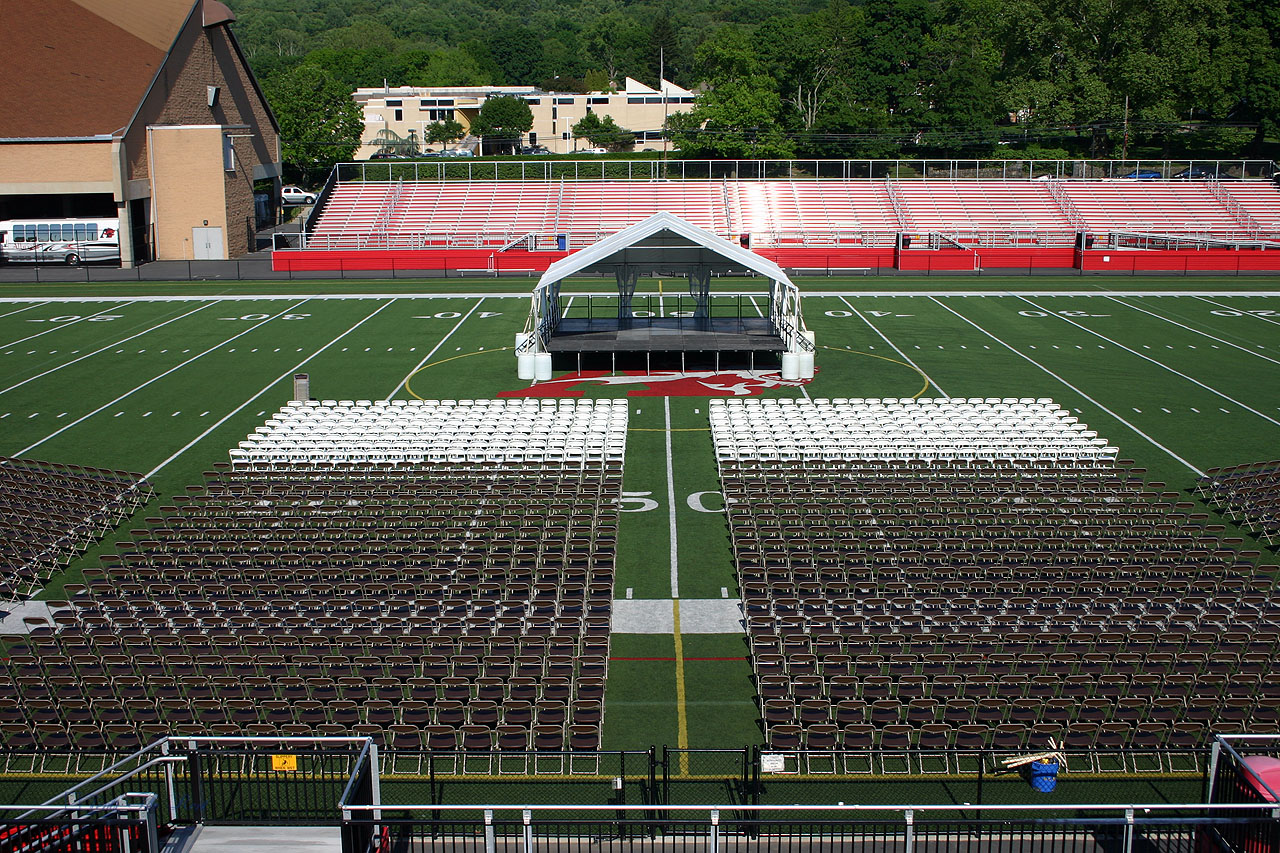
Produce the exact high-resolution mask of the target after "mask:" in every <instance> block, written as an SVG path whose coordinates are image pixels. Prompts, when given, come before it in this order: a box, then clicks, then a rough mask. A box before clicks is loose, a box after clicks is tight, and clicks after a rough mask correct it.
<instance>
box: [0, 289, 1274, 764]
mask: <svg viewBox="0 0 1280 853" xmlns="http://www.w3.org/2000/svg"><path fill="white" fill-rule="evenodd" d="M1104 283H1105V284H1107V285H1110V284H1111V280H1106V281H1105V282H1104ZM392 284H394V287H391V286H389V285H392ZM1122 284H1123V287H1124V288H1125V289H1118V287H1117V289H1104V288H1103V287H1100V286H1099V283H1098V282H1097V281H1096V280H1090V281H1088V282H1085V281H1083V280H1078V279H1061V280H1058V279H1043V278H1041V279H1024V280H1016V279H1010V280H1005V281H1003V282H998V283H997V282H992V281H990V280H983V281H981V282H977V281H973V280H969V279H958V280H953V281H943V280H939V279H932V280H926V279H906V278H894V279H888V280H870V279H855V280H845V281H840V280H834V279H822V280H820V281H817V282H815V283H813V284H810V283H809V282H806V281H803V280H802V281H801V282H800V285H801V291H802V293H805V297H804V300H803V310H804V316H805V320H806V323H807V325H808V326H809V328H810V329H811V330H813V331H814V332H815V333H816V336H817V343H818V351H817V359H816V360H817V375H816V377H815V378H814V379H813V380H812V381H811V382H807V383H798V382H783V381H781V380H780V379H778V377H777V374H776V372H773V373H770V372H767V371H757V372H751V371H747V370H737V371H729V370H727V369H726V370H724V371H722V372H720V373H718V374H717V373H714V372H713V371H709V370H702V369H701V368H699V370H697V371H688V372H685V373H681V372H680V371H679V370H678V368H677V369H666V368H668V367H671V366H672V365H668V364H664V365H662V367H663V370H662V371H661V372H655V373H654V374H653V375H643V372H642V371H641V372H639V373H637V372H636V371H634V370H631V371H628V372H627V373H626V374H621V375H609V374H608V372H607V371H604V372H603V375H600V373H601V372H600V371H595V372H593V373H591V374H589V375H572V374H571V373H569V368H568V367H567V366H565V365H559V364H558V365H557V369H556V371H555V374H554V377H553V380H552V381H551V382H549V383H541V384H539V385H537V386H535V387H533V388H530V387H529V383H525V382H520V381H519V380H518V379H517V378H516V363H515V356H514V354H513V352H512V349H511V347H512V345H513V342H514V337H515V334H516V333H517V332H519V331H520V330H521V329H522V328H523V326H524V322H525V318H526V315H527V313H528V307H529V300H528V296H527V295H522V294H527V290H528V284H527V283H513V282H511V281H510V280H503V281H498V282H494V281H492V280H489V281H476V280H467V281H452V282H443V283H442V282H436V281H433V282H430V283H427V282H407V281H397V282H394V283H380V282H362V283H359V284H358V285H357V284H355V283H353V282H315V283H309V282H301V281H298V282H292V283H291V284H290V286H289V288H288V289H289V291H290V292H287V293H286V292H281V291H282V290H285V288H284V286H283V284H282V283H279V282H274V283H270V284H266V283H263V284H260V285H255V284H254V283H251V282H246V283H236V284H235V285H233V286H228V285H225V284H221V283H206V284H199V283H197V284H182V285H166V286H156V287H148V286H145V285H129V286H125V285H119V286H116V285H112V286H106V285H103V286H95V287H93V288H92V289H86V288H85V287H83V286H81V287H80V288H79V290H78V291H77V290H76V289H74V288H70V287H50V288H38V287H37V286H36V285H30V286H13V285H6V286H4V288H3V289H2V290H0V455H5V456H23V457H28V458H32V459H45V460H51V461H58V462H68V463H75V464H81V465H89V466H96V467H108V468H116V469H126V470H130V471H137V472H141V473H144V474H146V475H147V476H148V478H149V479H150V480H151V481H152V482H153V484H155V486H156V490H157V493H158V495H160V497H158V498H157V500H156V502H155V503H154V504H153V505H151V506H149V507H147V508H144V509H143V510H141V511H140V513H139V515H138V517H136V518H135V519H134V520H133V523H132V524H130V523H128V522H126V523H125V524H124V525H123V526H122V527H121V528H120V529H119V530H118V531H117V534H116V535H118V536H122V537H128V536H129V531H130V529H132V528H134V527H140V526H142V521H143V518H144V517H146V516H154V515H158V514H159V512H158V507H159V506H161V505H163V504H165V503H167V497H168V496H170V495H174V494H180V493H182V492H183V491H184V489H185V488H186V487H188V486H192V485H196V484H199V483H200V482H201V472H202V471H205V470H208V469H209V468H210V466H211V465H212V464H213V463H215V462H223V461H226V460H227V453H228V450H229V449H230V448H234V447H235V446H236V444H237V442H239V441H241V440H242V439H243V438H244V437H245V436H246V434H248V433H250V432H252V431H253V430H254V428H255V427H257V426H259V425H261V424H262V423H263V421H265V420H266V419H267V418H269V417H270V416H271V415H272V413H273V412H275V411H276V410H277V409H279V407H280V406H281V405H282V404H283V403H285V402H286V401H287V400H288V399H289V398H290V395H291V392H292V377H293V375H294V374H295V373H299V372H302V373H307V374H309V376H310V379H311V390H312V395H313V396H314V397H316V398H317V399H333V400H343V399H347V400H358V399H367V400H373V399H382V398H407V397H415V396H416V397H421V398H425V399H475V398H489V397H495V396H515V395H526V394H534V395H537V396H583V395H586V396H591V397H626V398H628V399H629V400H630V401H631V406H630V433H629V435H628V440H627V455H626V462H625V476H624V486H623V488H624V498H623V506H622V510H623V513H622V522H621V525H620V529H619V539H618V548H619V552H618V559H617V588H616V591H615V592H616V595H615V597H616V599H617V600H618V605H617V607H616V608H615V611H616V612H615V617H616V620H617V622H616V628H615V633H614V635H613V642H612V660H611V663H610V667H609V683H608V694H607V700H606V705H605V707H606V713H605V734H604V746H605V747H606V748H608V749H622V748H627V749H631V748H641V747H647V746H648V745H650V744H664V743H665V744H668V745H671V746H676V745H685V746H692V747H720V746H724V747H729V746H742V745H744V744H750V743H757V742H759V741H760V739H761V731H760V728H759V725H758V722H757V719H758V716H759V714H758V711H757V707H756V704H755V702H754V700H753V692H754V688H753V686H752V682H751V675H750V667H749V665H748V662H747V657H746V654H747V645H746V641H745V638H744V636H743V634H742V633H740V632H739V631H736V630H735V629H734V625H733V618H732V614H733V612H734V611H733V609H734V600H735V599H736V596H737V592H736V589H735V582H734V574H733V566H732V562H731V556H730V555H731V552H730V547H729V536H728V531H727V529H726V526H725V522H724V516H723V513H722V512H721V511H720V510H721V508H722V507H721V503H720V498H719V493H718V489H719V483H718V480H717V473H716V463H715V455H714V452H713V448H712V443H711V437H710V432H709V430H708V421H707V400H708V397H710V396H725V395H745V394H762V395H767V396H791V397H807V398H824V397H825V398H834V397H944V396H950V397H983V398H985V397H1051V398H1053V399H1054V400H1055V401H1057V402H1058V403H1060V404H1061V405H1062V406H1064V407H1066V408H1068V409H1071V410H1072V411H1073V412H1075V413H1076V414H1077V415H1078V417H1079V419H1080V420H1081V421H1083V422H1085V423H1087V424H1088V425H1089V427H1090V428H1091V429H1094V430H1096V431H1097V433H1098V434H1099V435H1100V436H1102V437H1105V438H1106V439H1108V441H1109V443H1110V444H1111V445H1112V446H1115V447H1118V448H1119V451H1120V454H1119V455H1120V457H1121V458H1126V459H1133V460H1135V461H1136V462H1137V464H1139V465H1141V466H1143V467H1145V468H1146V469H1147V470H1148V474H1147V476H1148V478H1149V479H1151V480H1154V481H1159V482H1162V483H1165V484H1167V488H1168V490H1178V491H1182V492H1184V493H1185V492H1186V490H1188V489H1189V488H1190V487H1191V486H1192V484H1193V483H1194V482H1195V479H1196V477H1197V475H1198V474H1199V473H1201V472H1203V471H1204V470H1205V469H1207V468H1209V467H1213V466H1221V465H1230V464H1235V463H1239V462H1246V461H1251V460H1261V459H1266V458H1278V457H1280V280H1275V279H1238V278H1231V279H1224V280H1213V279H1194V280H1187V279H1182V278H1179V279H1176V280H1167V281H1166V280H1161V279H1143V280H1136V281H1135V280H1124V281H1123V282H1122ZM670 287H671V283H670V282H666V283H664V285H663V289H662V296H661V297H658V296H656V295H655V297H654V299H651V300H649V301H648V302H647V303H646V304H647V305H649V306H651V307H653V306H656V307H653V310H654V311H655V312H661V313H664V314H670V313H672V312H676V311H679V310H681V308H680V305H679V303H678V302H676V301H675V298H674V297H668V294H669V293H670ZM1077 287H1078V289H1072V288H1077ZM872 288H874V289H872ZM1135 288H1141V289H1135ZM582 289H583V290H586V289H596V290H597V292H606V291H607V290H608V289H609V286H607V285H605V284H603V283H595V284H594V285H588V286H585V287H583V288H582ZM658 289H659V286H658V284H657V282H646V281H642V282H641V284H640V287H639V290H640V291H641V292H645V291H650V292H653V293H654V294H657V293H658ZM677 289H678V288H677ZM717 289H718V290H722V291H732V290H742V291H744V292H755V293H756V294H757V295H756V303H754V305H756V306H758V307H759V309H760V310H762V311H767V306H766V305H765V303H764V302H763V301H762V300H761V298H760V294H759V284H758V283H757V282H752V281H743V282H724V281H722V282H718V283H717ZM415 290H416V291H418V292H414V291H415ZM574 290H575V287H574V286H573V284H572V283H567V284H566V287H565V296H564V299H563V304H565V305H566V306H567V311H568V313H569V315H570V316H573V312H574V311H575V310H585V309H584V306H585V305H586V300H585V298H579V300H578V301H576V302H575V300H574V299H572V298H571V297H570V293H571V292H573V291H574ZM668 301H670V302H671V304H670V305H669V304H668ZM601 304H603V303H600V302H599V301H597V304H596V305H594V306H593V307H592V310H599V309H600V305H601ZM656 369H657V368H655V370H656ZM1184 499H1186V500H1191V499H1193V498H1191V497H1190V496H1188V497H1186V498H1184ZM1229 531H1231V532H1229V534H1228V535H1244V536H1245V540H1244V545H1243V547H1244V548H1259V549H1260V550H1263V552H1264V556H1263V558H1262V562H1264V563H1274V562H1276V555H1275V553H1274V551H1267V550H1266V549H1265V548H1263V547H1262V546H1261V545H1259V544H1258V543H1256V542H1255V540H1253V539H1252V538H1250V537H1248V536H1247V535H1245V534H1237V533H1236V532H1235V531H1234V530H1232V529H1231V528H1229ZM112 541H113V538H108V540H107V541H106V542H104V543H103V544H102V546H100V548H99V549H95V550H93V551H90V552H89V554H88V555H87V556H86V557H85V558H83V559H82V560H81V561H79V562H78V563H76V564H73V565H72V567H71V569H70V570H69V571H68V572H67V573H66V575H65V576H63V577H61V578H59V579H57V580H55V582H54V584H53V585H51V586H50V587H49V588H48V590H46V593H45V596H46V597H50V598H58V597H60V595H61V590H62V584H63V583H66V582H69V581H71V582H73V581H74V580H75V579H76V578H77V576H78V572H79V569H80V568H81V567H82V566H86V565H93V564H94V560H95V558H96V554H97V553H99V552H100V551H101V550H106V551H110V550H111V547H112V546H111V543H112Z"/></svg>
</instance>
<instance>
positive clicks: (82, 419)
mask: <svg viewBox="0 0 1280 853" xmlns="http://www.w3.org/2000/svg"><path fill="white" fill-rule="evenodd" d="M306 303H307V300H305V299H304V300H302V301H301V302H299V303H298V304H296V305H294V306H293V307H291V308H286V309H285V310H283V311H281V312H280V313H279V314H273V315H272V316H270V317H268V318H267V319H265V320H259V321H258V322H257V323H254V324H253V325H252V326H250V327H249V328H247V329H245V330H244V331H243V332H239V333H238V334H235V335H232V336H231V337H229V338H227V339H226V340H225V341H222V342H221V343H217V344H214V345H213V346H211V347H209V348H208V349H207V350H205V351H204V352H202V353H200V354H199V355H193V356H191V358H189V359H187V360H186V361H183V362H180V363H178V364H175V365H174V366H173V367H171V368H169V369H168V370H166V371H165V372H164V373H161V374H160V375H159V376H153V377H151V378H150V379H148V380H147V381H146V382H143V383H142V384H141V385H139V386H138V387H136V388H134V389H133V390H132V391H126V392H125V393H123V394H121V395H120V396H119V397H116V398H115V399H114V400H112V401H111V402H109V403H103V404H102V405H101V406H99V407H98V408H96V409H94V410H93V411H92V412H89V413H88V414H85V415H81V416H80V417H78V418H76V419H75V420H74V421H72V422H71V423H69V424H67V425H66V426H64V427H62V428H61V429H58V430H55V431H54V432H51V433H49V434H48V435H46V436H45V437H44V438H42V439H40V440H39V441H37V442H36V443H35V444H32V445H29V446H27V447H24V448H23V449H22V450H19V451H18V452H17V453H15V454H13V455H14V456H21V455H22V454H24V453H27V452H29V451H32V450H35V449H36V448H37V447H39V446H40V445H42V444H44V443H45V442H46V441H48V440H49V439H51V438H55V437H57V436H59V435H62V433H64V432H66V431H67V430H69V429H71V428H72V427H73V426H76V425H77V424H81V423H83V422H85V421H87V420H88V419H89V418H91V417H93V416H94V415H96V414H98V413H99V412H101V411H103V410H105V409H109V408H111V407H112V406H114V405H115V404H116V403H119V402H120V401H121V400H123V399H125V398H126V397H129V396H131V395H133V394H136V393H138V392H139V391H141V390H142V389H143V388H146V387H147V386H148V385H150V384H151V383H153V382H159V381H160V380H161V379H163V378H165V377H166V376H168V375H169V374H170V373H174V372H175V371H178V370H181V369H182V368H184V367H186V366H187V365H188V364H190V363H191V362H193V361H195V360H196V359H198V358H203V357H204V356H206V355H208V354H209V353H211V352H213V351H214V350H218V349H221V348H222V347H224V346H226V345H227V344H229V343H231V342H232V341H234V340H235V339H236V338H241V337H244V336H245V335H247V334H249V333H250V332H252V331H253V330H254V329H257V328H258V327H259V326H262V325H265V324H266V323H270V322H271V321H272V320H275V319H276V318H278V317H282V316H284V315H285V314H288V313H290V312H292V311H296V310H297V309H299V308H301V307H302V306H303V305H305V304H306Z"/></svg>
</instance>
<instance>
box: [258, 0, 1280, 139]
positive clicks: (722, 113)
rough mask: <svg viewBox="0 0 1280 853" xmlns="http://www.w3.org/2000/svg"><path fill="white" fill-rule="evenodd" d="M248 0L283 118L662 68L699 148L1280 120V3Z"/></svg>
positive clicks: (1175, 134)
mask: <svg viewBox="0 0 1280 853" xmlns="http://www.w3.org/2000/svg"><path fill="white" fill-rule="evenodd" d="M236 13H237V16H238V22H237V24H236V32H237V35H238V37H239V38H240V40H241V42H242V44H243V45H244V47H245V50H246V54H247V55H248V57H249V60H250V63H251V65H252V66H253V68H254V70H255V72H256V73H257V74H258V75H259V77H260V79H262V80H263V83H264V86H265V88H266V89H267V92H268V95H269V97H272V98H273V100H272V104H273V107H275V108H276V110H277V113H278V114H280V113H287V112H289V111H290V110H291V109H293V108H294V106H295V103H294V101H295V100H296V99H297V98H296V97H295V96H301V95H304V94H306V92H307V90H311V92H312V94H311V96H310V99H311V100H312V101H316V100H317V99H318V97H319V93H321V92H324V91H328V90H330V89H331V90H332V91H333V92H335V93H336V92H337V91H339V90H344V91H345V93H346V94H347V98H348V100H349V93H350V91H351V90H353V89H354V88H356V87H358V86H378V85H381V84H382V83H383V82H384V80H385V81H386V82H387V83H388V84H390V85H392V86H396V85H417V86H445V85H485V84H509V85H537V86H541V87H543V88H546V89H548V90H558V91H586V90H588V89H601V88H607V87H608V86H609V85H610V84H611V83H617V82H620V81H621V80H622V78H623V77H626V76H631V77H635V78H637V79H639V80H641V81H642V82H645V83H647V84H650V85H655V84H656V83H657V81H658V75H659V69H660V66H661V69H662V71H664V72H665V75H666V77H667V78H668V79H670V80H672V81H674V82H676V83H678V84H679V85H681V86H684V87H686V88H694V89H696V90H697V91H698V92H699V101H698V105H697V107H696V109H695V110H694V112H693V113H691V114H688V115H682V116H676V117H674V120H673V126H672V127H671V132H672V134H673V137H674V138H675V139H676V141H677V142H678V144H679V145H680V147H681V149H682V150H683V151H684V152H685V153H686V154H689V155H692V156H724V157H791V156H802V157H810V156H823V157H889V156H904V155H905V156H913V155H915V154H920V155H928V156H933V155H936V154H940V153H947V154H950V155H954V156H999V155H1000V154H1001V153H1002V152H1003V153H1007V154H1009V155H1011V156H1013V155H1018V156H1040V157H1069V156H1078V155H1085V156H1113V155H1119V154H1120V153H1121V151H1122V150H1127V151H1128V153H1130V155H1131V156H1132V155H1133V154H1134V153H1135V152H1142V153H1144V154H1145V156H1186V155H1189V154H1190V155H1200V156H1208V153H1209V152H1212V153H1213V154H1215V155H1221V156H1241V155H1246V154H1248V155H1251V156H1261V155H1263V154H1264V149H1265V147H1266V139H1267V137H1268V135H1269V134H1272V133H1273V132H1274V131H1275V130H1276V123H1277V121H1280V50H1278V48H1280V43H1278V42H1277V39H1280V0H1176V2H1175V0H1073V2H1072V3H1069V4H1064V3H1060V2H1057V0H862V2H849V0H824V2H805V0H800V2H794V3H774V2H765V0H719V2H714V3H713V2H711V0H686V2H684V3H681V4H672V3H668V2H666V0H655V2H625V0H603V2H600V0H593V1H592V2H587V0H539V2H536V3H529V2H515V0H496V2H490V3H488V4H486V5H483V6H482V5H480V4H478V3H475V2H473V0H453V2H451V3H449V4H447V5H443V4H442V5H433V4H426V3H422V2H420V0H379V2H376V3H375V2H373V0H237V2H236ZM280 95H286V97H284V98H283V99H280V98H279V97H278V96H280ZM304 100H305V99H304ZM332 107H333V109H337V105H336V104H333V105H332ZM331 111H332V110H331ZM282 121H283V120H282ZM305 127H306V128H308V129H310V130H312V131H313V134H312V135H314V131H316V130H317V123H316V121H314V117H312V118H310V119H308V120H307V122H306V123H305ZM286 136H288V131H286ZM312 147H313V148H314V145H313V146H312ZM1267 156H1269V155H1267Z"/></svg>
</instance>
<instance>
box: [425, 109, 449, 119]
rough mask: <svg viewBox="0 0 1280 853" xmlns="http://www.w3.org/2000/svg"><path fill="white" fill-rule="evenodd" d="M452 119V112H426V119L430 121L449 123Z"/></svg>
mask: <svg viewBox="0 0 1280 853" xmlns="http://www.w3.org/2000/svg"><path fill="white" fill-rule="evenodd" d="M452 118H453V110H427V119H428V120H430V121H449V120H450V119H452Z"/></svg>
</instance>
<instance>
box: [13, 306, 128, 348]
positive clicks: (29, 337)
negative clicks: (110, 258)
mask: <svg viewBox="0 0 1280 853" xmlns="http://www.w3.org/2000/svg"><path fill="white" fill-rule="evenodd" d="M132 304H134V303H133V302H121V303H118V304H116V305H112V306H111V307H110V308H103V309H102V310H101V311H97V312H95V313H93V314H86V315H85V316H83V317H81V318H80V319H79V320H68V321H67V322H65V323H55V324H53V325H52V326H50V327H49V328H47V329H45V330H44V331H43V332H36V333H35V334H34V335H27V336H26V337H25V338H20V339H19V340H16V341H12V342H10V343H7V344H0V349H4V348H5V347H16V346H17V345H18V344H21V343H26V342H27V341H29V340H32V339H34V338H38V337H40V336H41V335H47V334H49V333H50V332H56V331H58V330H59V329H65V328H67V327H68V326H74V325H75V324H76V323H83V322H84V321H85V320H91V319H93V318H94V317H98V316H100V315H102V314H106V313H107V312H108V311H119V310H121V309H124V308H128V307H129V306H130V305H132Z"/></svg>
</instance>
